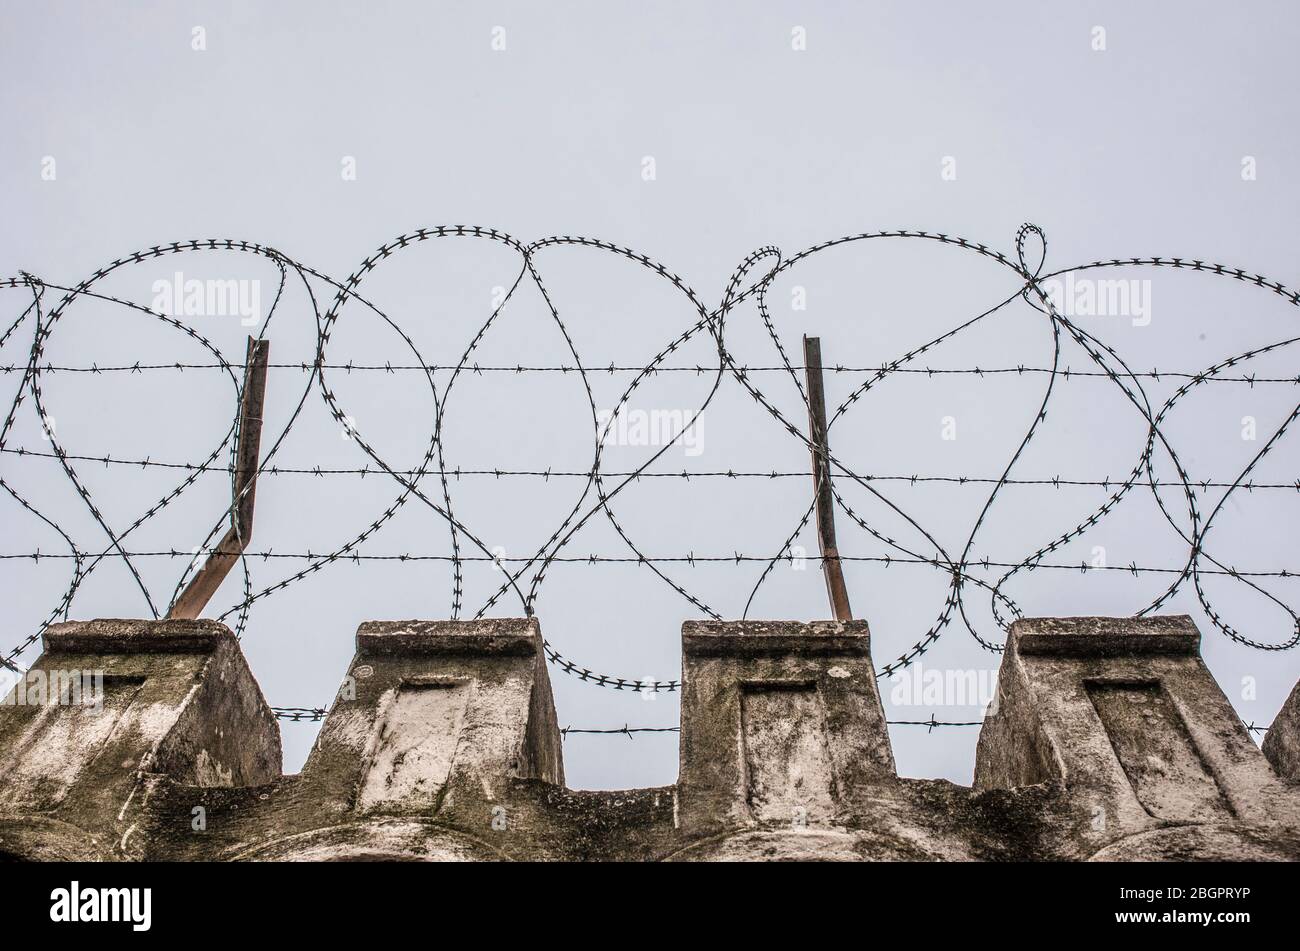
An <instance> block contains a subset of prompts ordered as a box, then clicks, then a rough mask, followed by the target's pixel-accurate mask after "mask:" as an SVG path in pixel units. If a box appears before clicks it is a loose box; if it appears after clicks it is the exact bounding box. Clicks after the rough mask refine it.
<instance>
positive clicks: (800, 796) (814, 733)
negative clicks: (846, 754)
mask: <svg viewBox="0 0 1300 951" xmlns="http://www.w3.org/2000/svg"><path fill="white" fill-rule="evenodd" d="M740 716H741V723H742V729H743V737H744V755H745V775H746V777H747V785H748V789H747V794H748V801H749V808H750V811H751V812H752V813H753V816H754V818H755V819H758V820H759V821H771V820H775V821H780V822H792V823H795V824H800V823H802V822H804V821H816V820H825V819H829V818H830V817H831V815H832V814H833V813H834V811H835V798H834V795H833V788H834V780H833V777H832V771H831V758H830V752H829V750H828V748H827V743H826V725H825V720H824V717H823V715H822V705H821V699H820V698H819V697H818V696H817V688H816V687H815V686H814V685H813V684H784V683H767V684H761V683H760V684H744V685H743V686H742V688H741V694H740Z"/></svg>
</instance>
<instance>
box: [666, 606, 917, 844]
mask: <svg viewBox="0 0 1300 951" xmlns="http://www.w3.org/2000/svg"><path fill="white" fill-rule="evenodd" d="M682 683H683V686H682V735H681V754H680V761H681V769H680V776H679V782H678V795H679V800H680V822H681V823H682V826H683V828H685V829H687V830H689V831H691V832H701V833H703V832H707V831H709V830H712V831H718V830H722V829H728V828H735V827H739V826H744V825H755V824H774V825H777V826H781V825H784V826H787V827H798V828H805V827H810V826H822V825H827V824H830V823H833V822H835V821H837V820H843V819H844V818H845V817H846V816H847V815H849V814H850V813H852V812H853V810H854V808H855V804H856V803H857V802H858V799H859V797H860V796H861V795H863V794H866V793H867V792H868V788H869V787H870V786H871V785H872V784H874V783H881V782H888V781H892V780H893V779H894V759H893V753H892V752H891V750H890V747H889V735H888V732H887V730H886V726H885V717H884V710H883V708H882V706H881V702H880V694H879V692H878V691H877V689H876V677H875V671H874V670H873V669H872V664H871V647H870V634H869V632H868V628H867V624H866V622H865V621H850V622H838V621H823V622H817V623H812V624H802V623H796V622H792V621H789V622H780V621H776V622H771V621H769V622H759V621H728V622H712V621H688V622H687V623H686V624H684V625H683V626H682Z"/></svg>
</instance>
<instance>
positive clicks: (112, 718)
mask: <svg viewBox="0 0 1300 951" xmlns="http://www.w3.org/2000/svg"><path fill="white" fill-rule="evenodd" d="M44 640H45V652H44V654H42V655H41V657H40V658H39V659H38V660H37V662H36V663H35V664H34V665H33V666H32V668H31V669H30V670H29V671H28V672H27V674H26V676H25V677H24V678H23V680H22V681H21V682H20V683H19V684H18V685H17V686H16V687H15V689H14V690H13V691H11V692H10V694H9V695H8V696H7V697H6V698H5V700H4V702H3V704H0V763H4V769H5V775H6V781H5V783H4V784H3V785H0V851H4V852H8V853H10V854H17V855H22V854H26V853H32V852H34V853H44V852H46V851H48V850H50V849H53V850H54V851H55V852H59V851H62V850H63V847H62V846H60V845H58V840H59V839H60V837H61V836H63V835H64V833H66V834H68V835H74V833H72V832H71V830H70V829H68V828H66V827H72V828H75V829H82V830H86V832H88V833H90V835H91V837H92V838H93V840H94V841H95V843H96V845H95V847H94V848H93V849H92V850H91V851H98V852H100V853H102V854H103V855H104V856H105V857H110V856H113V855H115V854H120V855H129V854H131V848H132V846H131V842H130V836H131V833H132V831H133V828H134V826H135V824H136V823H137V822H138V819H139V813H140V811H141V810H142V809H144V808H145V800H147V798H148V795H149V789H150V788H151V787H152V785H154V784H156V783H157V781H158V780H160V779H166V780H168V781H170V782H172V783H177V784H182V785H187V786H197V787H217V786H245V785H253V784H258V783H264V782H268V781H270V780H272V779H275V778H276V777H278V776H279V774H280V762H281V761H280V732H279V728H278V726H277V724H276V721H275V715H274V714H273V713H272V711H271V710H270V708H269V707H268V706H267V704H266V701H265V700H264V699H263V697H262V694H261V691H260V690H259V688H258V686H257V682H256V681H255V680H254V679H253V676H252V673H251V672H250V671H249V669H248V666H247V664H246V663H245V662H244V658H243V654H242V653H241V652H240V650H239V646H238V644H237V643H236V641H235V637H234V635H233V634H232V633H231V632H230V630H229V629H228V628H227V627H225V625H222V624H218V623H217V622H215V621H204V620H194V621H191V620H183V621H182V620H162V621H125V620H96V621H79V622H67V623H62V624H54V625H51V626H50V628H49V629H48V630H47V631H46V633H45V639H44ZM35 814H39V815H41V816H43V817H44V818H45V819H46V820H47V823H46V825H45V826H44V827H38V826H35V825H32V826H30V831H31V834H26V833H23V832H20V831H16V829H17V827H19V826H22V825H23V822H22V821H15V820H12V819H11V818H10V817H15V816H27V817H30V816H32V815H35ZM42 829H43V831H42ZM60 829H63V832H60V831H59V830H60ZM84 853H85V850H84V849H80V850H78V856H77V857H84ZM69 857H73V856H69Z"/></svg>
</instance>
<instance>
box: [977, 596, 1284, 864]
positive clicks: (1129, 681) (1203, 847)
mask: <svg viewBox="0 0 1300 951" xmlns="http://www.w3.org/2000/svg"><path fill="white" fill-rule="evenodd" d="M1199 644H1200V637H1199V634H1198V632H1197V630H1196V628H1195V626H1194V625H1193V623H1192V621H1191V619H1190V618H1187V617H1156V618H1100V617H1082V618H1029V619H1024V620H1020V621H1017V622H1016V623H1015V624H1013V625H1012V628H1011V636H1010V638H1009V640H1008V644H1007V651H1006V654H1005V656H1004V658H1003V662H1002V669H1001V672H1000V674H999V682H998V702H997V704H996V712H995V714H994V715H992V716H990V717H988V718H987V719H986V720H985V723H984V726H983V728H982V730H981V733H980V739H979V747H978V751H977V755H976V767H975V788H976V789H977V790H980V789H1009V788H1016V787H1021V786H1026V785H1032V784H1038V783H1055V784H1059V785H1060V786H1061V787H1063V789H1064V791H1065V793H1066V794H1067V796H1068V799H1069V802H1070V803H1071V805H1072V809H1073V811H1074V812H1075V824H1074V830H1073V831H1074V832H1075V834H1076V835H1077V840H1078V845H1079V847H1080V848H1081V849H1082V850H1083V851H1084V852H1085V853H1091V854H1096V855H1099V856H1101V857H1126V858H1157V857H1177V856H1179V855H1182V856H1183V857H1186V856H1187V854H1188V853H1191V854H1198V853H1199V854H1200V855H1201V856H1202V857H1215V855H1216V853H1222V854H1224V855H1236V856H1238V857H1242V858H1245V857H1256V858H1260V857H1280V855H1283V854H1287V848H1288V847H1283V848H1282V849H1281V850H1280V852H1279V850H1278V849H1274V848H1272V847H1271V846H1269V845H1267V839H1268V835H1267V834H1265V835H1264V837H1263V839H1261V840H1258V841H1257V840H1256V837H1254V836H1253V834H1252V832H1251V830H1252V829H1259V830H1263V829H1266V828H1268V827H1275V828H1281V827H1289V828H1290V829H1294V827H1295V822H1296V820H1297V819H1298V818H1300V812H1298V811H1297V805H1300V803H1298V802H1297V800H1296V797H1295V795H1294V793H1293V792H1292V791H1290V790H1287V789H1286V788H1285V787H1284V785H1283V784H1282V783H1281V782H1280V781H1279V780H1278V779H1277V777H1276V776H1274V775H1273V773H1272V771H1271V770H1270V769H1269V768H1268V764H1267V763H1266V762H1265V760H1264V758H1263V756H1262V755H1261V753H1260V751H1259V749H1258V748H1257V747H1256V746H1255V744H1254V742H1253V741H1252V740H1251V738H1250V735H1249V733H1248V732H1247V730H1246V728H1245V726H1244V725H1243V724H1242V723H1241V721H1240V719H1239V718H1238V717H1237V714H1236V712H1235V711H1234V710H1233V709H1232V706H1231V704H1229V702H1228V700H1227V698H1226V697H1225V696H1224V695H1223V692H1222V691H1221V690H1220V689H1219V686H1218V684H1216V683H1215V681H1214V679H1213V677H1212V676H1211V675H1210V673H1209V671H1208V670H1207V669H1206V667H1205V665H1204V663H1203V662H1202V661H1201V659H1200V655H1199ZM1190 825H1196V826H1197V827H1199V828H1200V832H1198V833H1197V834H1196V836H1189V834H1188V833H1187V832H1186V828H1185V827H1187V826H1190ZM1289 834H1290V833H1288V835H1289ZM1261 842H1263V843H1264V844H1262V845H1261ZM1104 850H1109V851H1106V852H1104ZM1207 853H1208V854H1207Z"/></svg>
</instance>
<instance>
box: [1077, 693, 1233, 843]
mask: <svg viewBox="0 0 1300 951" xmlns="http://www.w3.org/2000/svg"><path fill="white" fill-rule="evenodd" d="M1085 686H1086V688H1087V691H1088V697H1089V698H1090V699H1091V700H1092V705H1093V706H1094V707H1095V708H1096V710H1097V715H1098V716H1099V717H1101V722H1102V725H1103V726H1104V727H1105V729H1106V733H1107V735H1108V736H1109V737H1110V742H1111V746H1112V747H1113V748H1114V750H1115V755H1116V757H1118V759H1119V762H1120V765H1121V766H1122V767H1123V769H1124V774H1125V775H1126V776H1127V777H1128V781H1129V784H1130V785H1131V786H1132V787H1133V792H1134V794H1135V795H1136V796H1137V798H1138V801H1139V802H1140V803H1142V806H1143V808H1145V809H1146V811H1147V812H1149V813H1150V814H1151V815H1152V816H1154V817H1155V818H1157V819H1170V820H1176V821H1186V822H1204V821H1207V819H1210V818H1218V819H1224V820H1231V819H1232V818H1233V815H1232V811H1231V809H1230V808H1229V806H1228V802H1227V800H1226V799H1225V798H1224V796H1223V792H1222V791H1221V790H1220V789H1219V784H1218V783H1217V782H1216V781H1215V779H1214V776H1213V774H1212V773H1211V772H1210V771H1209V769H1208V768H1207V767H1206V765H1205V762H1204V760H1203V759H1202V758H1201V755H1200V753H1198V752H1197V750H1196V746H1195V744H1194V743H1193V742H1192V737H1191V734H1190V733H1188V731H1187V725H1186V724H1185V723H1184V722H1183V718H1182V717H1181V716H1180V715H1179V713H1178V710H1177V709H1176V708H1175V707H1174V704H1173V701H1172V700H1171V699H1170V698H1169V696H1168V695H1167V694H1166V693H1165V691H1164V690H1163V689H1162V688H1161V686H1160V684H1158V683H1102V682H1095V681H1090V682H1088V683H1086V684H1085Z"/></svg>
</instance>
